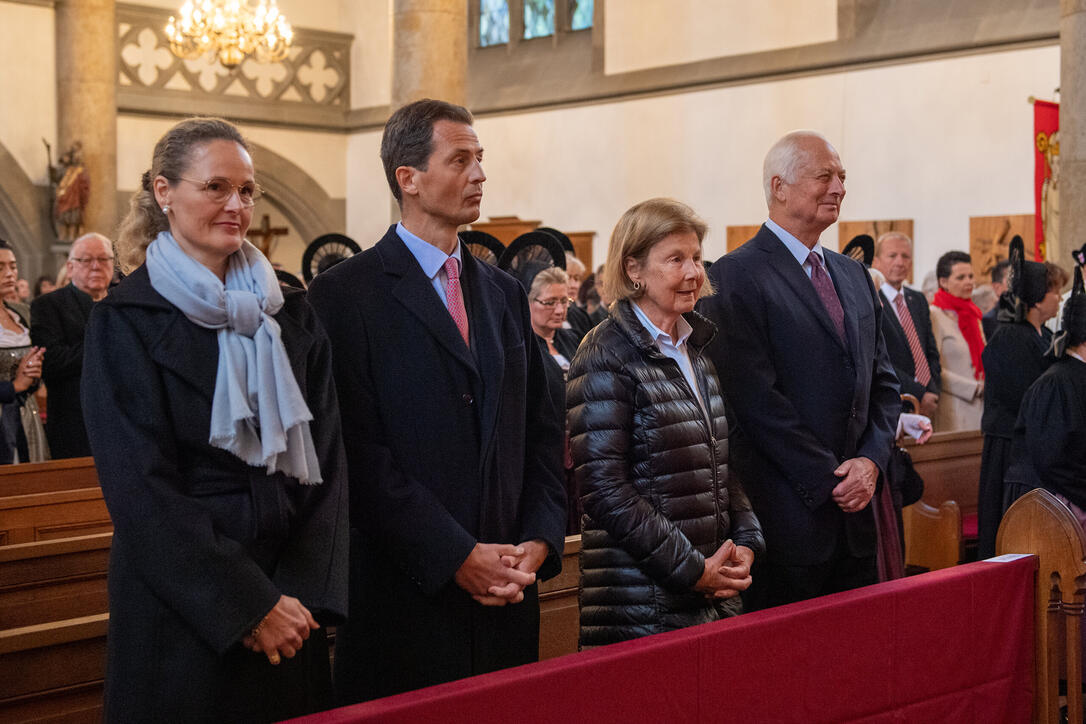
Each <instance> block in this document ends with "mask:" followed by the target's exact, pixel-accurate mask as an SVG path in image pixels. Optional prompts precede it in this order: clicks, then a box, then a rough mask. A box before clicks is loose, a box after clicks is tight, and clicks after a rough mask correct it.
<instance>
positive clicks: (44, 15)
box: [0, 2, 57, 185]
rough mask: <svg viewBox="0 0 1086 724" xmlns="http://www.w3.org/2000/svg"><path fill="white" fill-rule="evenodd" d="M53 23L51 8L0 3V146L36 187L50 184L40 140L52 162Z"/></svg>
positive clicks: (54, 121)
mask: <svg viewBox="0 0 1086 724" xmlns="http://www.w3.org/2000/svg"><path fill="white" fill-rule="evenodd" d="M54 22H55V21H54V13H53V9H52V8H47V7H38V6H34V5H24V4H21V3H6V2H0V28H4V29H5V32H4V33H3V41H2V42H0V68H2V69H3V70H2V71H0V144H3V145H4V148H6V149H7V151H8V153H10V154H11V155H12V156H14V158H15V159H16V161H18V163H19V166H20V167H21V168H22V169H23V171H24V172H25V173H26V175H27V176H29V177H30V179H31V180H32V181H33V182H34V183H35V184H41V185H45V184H47V183H49V175H48V171H47V170H46V161H45V147H44V146H43V145H42V138H45V140H47V141H48V142H49V143H50V144H52V146H53V162H54V163H56V160H57V154H56V145H57V143H56V135H57V94H56V80H55V79H56V68H57V66H56V49H55V44H54V41H53V38H54V30H53V27H54ZM12 28H18V29H19V31H18V32H12V31H11V30H10V29H12Z"/></svg>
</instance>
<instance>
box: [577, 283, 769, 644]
mask: <svg viewBox="0 0 1086 724" xmlns="http://www.w3.org/2000/svg"><path fill="white" fill-rule="evenodd" d="M685 316H686V319H687V321H688V322H690V324H691V326H692V327H693V329H694V331H693V332H691V334H690V337H689V338H688V340H687V348H688V350H689V354H690V358H691V363H692V366H693V368H694V376H695V378H696V379H697V383H698V387H699V389H700V392H701V396H702V399H703V400H705V404H706V407H707V409H708V417H709V419H708V420H707V419H706V417H705V415H704V414H703V413H702V408H701V406H700V405H699V404H698V402H697V400H696V399H695V397H694V391H693V390H691V389H690V385H689V383H688V382H687V381H686V378H685V377H684V376H683V373H682V370H680V369H679V365H678V364H677V363H676V362H675V361H674V360H673V359H670V358H669V357H666V356H664V355H663V354H661V353H660V351H659V350H658V349H657V348H656V347H655V345H654V341H653V339H652V338H651V337H650V336H649V333H648V332H647V331H646V330H645V329H644V327H643V326H642V325H641V323H640V322H639V321H638V319H637V317H636V316H635V313H634V311H633V308H632V306H631V303H630V302H629V301H628V300H621V301H619V302H617V303H616V304H614V305H613V306H612V307H611V316H610V317H609V318H608V319H606V320H605V321H604V322H602V323H601V324H600V325H599V326H598V327H596V328H594V329H593V330H592V331H591V332H589V333H588V336H587V337H585V339H584V341H583V342H582V343H581V347H580V349H579V350H578V352H577V355H576V357H575V358H574V360H573V364H572V365H571V367H570V371H569V372H570V373H569V383H568V388H567V392H566V404H567V407H568V410H569V412H568V418H569V432H570V446H571V451H572V454H573V463H574V465H575V466H576V475H577V483H578V485H579V487H580V490H581V503H582V504H583V506H584V516H583V518H582V520H583V534H582V549H581V592H580V609H581V635H580V640H581V645H582V646H602V645H604V644H610V643H614V642H616V641H624V640H627V639H632V638H637V637H640V636H646V635H648V634H654V633H660V632H662V631H669V630H673V629H677V628H682V627H685V626H692V625H694V624H699V623H706V622H708V621H714V620H716V619H717V618H720V616H721V614H722V611H721V609H720V608H719V607H718V606H717V605H715V604H714V603H712V602H710V601H708V600H706V598H705V596H704V595H702V594H701V593H699V592H698V591H695V590H694V584H696V583H697V581H698V579H699V578H700V577H701V575H702V572H703V571H704V569H705V558H706V557H708V556H711V555H712V554H713V553H715V552H716V550H717V548H719V547H720V545H721V544H722V543H724V541H725V540H727V539H728V538H731V539H732V540H733V541H734V542H735V544H736V545H741V546H747V547H748V548H750V549H752V550H753V551H754V552H755V553H761V552H762V551H764V550H765V544H764V541H763V540H762V530H761V526H760V525H759V523H758V519H757V518H756V517H755V516H754V513H753V512H752V511H751V505H750V501H749V500H747V496H746V493H745V492H744V491H743V486H742V485H741V484H740V483H739V480H738V478H737V477H736V475H735V474H734V473H733V471H732V470H731V468H730V466H729V464H728V421H727V418H726V417H725V410H724V399H723V397H722V396H721V392H720V383H719V382H718V381H717V377H716V372H715V371H714V369H713V363H712V362H711V361H710V360H709V358H708V357H706V356H705V355H704V354H703V349H704V347H705V344H706V343H707V342H708V341H709V339H710V338H711V337H712V336H713V334H714V333H715V329H714V327H713V325H712V323H711V322H709V321H708V320H707V319H705V318H704V317H702V316H701V315H700V314H697V313H691V314H688V315H685ZM729 605H732V604H729Z"/></svg>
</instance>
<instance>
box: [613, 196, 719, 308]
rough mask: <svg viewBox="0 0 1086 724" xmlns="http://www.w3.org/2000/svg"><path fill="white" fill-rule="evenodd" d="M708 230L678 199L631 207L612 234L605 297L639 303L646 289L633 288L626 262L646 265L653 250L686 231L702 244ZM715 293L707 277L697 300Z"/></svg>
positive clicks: (692, 211)
mask: <svg viewBox="0 0 1086 724" xmlns="http://www.w3.org/2000/svg"><path fill="white" fill-rule="evenodd" d="M708 228H709V227H708V226H707V225H706V223H705V222H704V221H702V219H701V217H700V216H698V215H697V214H695V213H694V210H693V209H691V208H690V207H689V206H687V205H686V204H684V203H682V202H681V201H676V200H675V199H664V198H657V199H649V200H648V201H642V202H641V203H639V204H636V205H635V206H633V207H631V208H630V210H629V211H627V212H626V213H625V214H623V215H622V218H621V219H619V220H618V223H617V224H615V230H614V231H613V232H612V233H611V244H610V246H608V248H607V261H606V262H604V265H603V268H604V274H603V293H604V296H606V297H608V298H610V299H613V300H614V301H616V302H617V301H618V300H619V299H637V298H638V297H640V296H641V295H642V294H644V293H645V289H644V288H643V287H642V288H640V289H636V288H634V284H633V282H632V281H630V277H629V275H627V274H626V259H634V260H636V261H637V263H638V264H641V265H644V264H645V262H646V261H648V258H649V251H650V250H651V249H652V247H654V246H656V244H658V243H659V242H661V241H663V240H664V239H666V238H667V237H669V236H671V235H672V234H677V233H682V232H686V231H692V232H693V233H694V235H695V236H696V237H698V243H699V244H700V243H701V242H702V241H704V240H705V232H706V231H707V230H708ZM712 293H713V286H712V284H710V283H709V277H708V276H706V277H705V280H704V281H703V282H702V285H701V289H699V290H698V297H706V296H709V295H710V294H712Z"/></svg>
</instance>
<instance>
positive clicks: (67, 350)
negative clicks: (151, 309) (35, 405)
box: [30, 233, 113, 459]
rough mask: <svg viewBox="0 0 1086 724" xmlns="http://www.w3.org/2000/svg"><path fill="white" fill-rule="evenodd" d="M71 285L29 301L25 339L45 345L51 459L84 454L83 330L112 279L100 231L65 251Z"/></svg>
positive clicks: (47, 433) (109, 256)
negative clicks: (28, 334)
mask: <svg viewBox="0 0 1086 724" xmlns="http://www.w3.org/2000/svg"><path fill="white" fill-rule="evenodd" d="M67 270H68V279H70V280H71V284H68V285H67V286H63V287H61V288H60V289H57V290H56V291H53V292H49V293H48V294H43V295H42V296H40V297H38V298H37V299H35V300H34V301H33V302H31V303H30V338H31V340H32V341H33V342H34V344H35V345H37V346H39V347H44V348H46V349H48V350H49V354H48V355H46V358H45V365H44V367H43V368H42V373H41V378H42V381H43V382H45V387H46V389H47V390H49V419H48V422H47V423H46V425H45V436H46V438H47V439H48V440H49V452H50V453H51V455H52V457H53V459H60V458H77V457H83V456H86V455H90V454H91V451H90V443H88V442H87V430H86V428H85V427H84V426H83V406H82V404H81V403H80V401H79V380H80V377H81V375H82V373H83V334H84V331H85V330H86V327H87V319H89V318H90V313H91V308H92V307H93V306H94V303H95V302H98V301H101V300H102V299H104V298H105V296H106V293H107V292H108V291H109V284H110V282H111V281H112V280H113V243H112V242H111V241H110V240H109V239H107V238H106V237H104V236H102V235H101V234H94V233H91V234H84V235H83V236H81V237H79V238H78V239H76V240H75V241H74V242H73V243H72V248H71V250H69V252H68V262H67Z"/></svg>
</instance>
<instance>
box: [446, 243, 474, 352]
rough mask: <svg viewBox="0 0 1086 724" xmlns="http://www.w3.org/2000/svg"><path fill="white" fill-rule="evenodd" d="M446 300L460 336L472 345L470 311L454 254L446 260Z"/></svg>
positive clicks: (468, 344)
mask: <svg viewBox="0 0 1086 724" xmlns="http://www.w3.org/2000/svg"><path fill="white" fill-rule="evenodd" d="M445 301H446V303H447V306H448V307H449V314H450V315H451V316H452V318H453V321H454V322H456V328H457V329H459V330H460V336H461V337H463V338H464V344H466V345H467V346H468V347H470V346H471V342H469V341H468V340H469V339H471V338H470V337H469V336H468V312H467V310H466V309H464V295H463V294H461V293H460V265H459V263H458V262H457V260H456V257H452V256H450V257H449V258H448V259H446V260H445Z"/></svg>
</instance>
